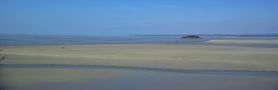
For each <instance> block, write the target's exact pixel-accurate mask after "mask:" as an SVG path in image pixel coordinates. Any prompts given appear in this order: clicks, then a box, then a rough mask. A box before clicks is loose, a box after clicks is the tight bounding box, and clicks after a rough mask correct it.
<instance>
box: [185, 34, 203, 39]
mask: <svg viewBox="0 0 278 90" xmlns="http://www.w3.org/2000/svg"><path fill="white" fill-rule="evenodd" d="M181 38H186V39H201V37H200V36H198V35H185V36H182V37H181Z"/></svg>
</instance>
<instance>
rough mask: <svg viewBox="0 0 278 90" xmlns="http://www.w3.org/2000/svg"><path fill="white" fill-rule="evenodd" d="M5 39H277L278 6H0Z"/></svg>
mask: <svg viewBox="0 0 278 90" xmlns="http://www.w3.org/2000/svg"><path fill="white" fill-rule="evenodd" d="M0 31H1V32H0V33H2V34H5V33H6V34H56V35H57V34H58V35H63V34H65V35H130V34H132V35H133V34H272V33H276V34H277V33H278V0H0Z"/></svg>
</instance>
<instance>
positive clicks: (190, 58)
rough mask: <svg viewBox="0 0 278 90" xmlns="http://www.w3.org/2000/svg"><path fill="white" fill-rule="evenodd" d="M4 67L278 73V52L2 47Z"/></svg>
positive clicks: (131, 46)
mask: <svg viewBox="0 0 278 90" xmlns="http://www.w3.org/2000/svg"><path fill="white" fill-rule="evenodd" d="M1 48H2V49H4V52H3V53H5V54H7V55H8V58H7V59H6V60H4V61H3V62H1V63H2V64H65V65H112V66H130V67H132V66H136V67H154V68H174V69H193V70H250V71H277V70H278V64H277V63H278V60H277V58H278V48H262V47H237V46H204V45H195V46H194V45H167V44H162V45H160V44H118V45H43V46H1Z"/></svg>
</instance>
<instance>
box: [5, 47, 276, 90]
mask: <svg viewBox="0 0 278 90" xmlns="http://www.w3.org/2000/svg"><path fill="white" fill-rule="evenodd" d="M1 49H2V50H3V54H5V55H7V58H6V59H5V60H3V61H1V73H2V74H3V78H4V79H2V80H3V82H4V84H3V85H4V87H6V88H7V90H9V89H10V90H49V89H51V90H76V89H82V90H91V89H97V90H119V89H120V90H157V89H159V90H184V89H189V90H204V89H213V90H223V89H225V90H235V89H237V90H276V89H277V88H278V87H277V85H278V74H277V70H278V64H277V63H278V60H277V58H278V48H265V47H241V46H219V45H216V46H213V45H177V44H107V45H20V46H1Z"/></svg>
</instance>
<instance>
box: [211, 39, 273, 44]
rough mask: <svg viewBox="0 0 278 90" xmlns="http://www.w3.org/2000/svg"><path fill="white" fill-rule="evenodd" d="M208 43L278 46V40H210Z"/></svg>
mask: <svg viewBox="0 0 278 90" xmlns="http://www.w3.org/2000/svg"><path fill="white" fill-rule="evenodd" d="M206 42H207V43H222V44H278V40H209V41H206Z"/></svg>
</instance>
